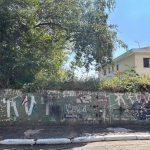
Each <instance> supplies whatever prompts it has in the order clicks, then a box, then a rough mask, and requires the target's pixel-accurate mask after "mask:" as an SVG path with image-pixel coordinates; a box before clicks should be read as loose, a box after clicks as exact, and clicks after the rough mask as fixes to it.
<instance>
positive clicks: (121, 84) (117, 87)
mask: <svg viewBox="0 0 150 150" xmlns="http://www.w3.org/2000/svg"><path fill="white" fill-rule="evenodd" d="M128 67H129V66H128ZM149 79H150V76H140V75H138V74H137V73H136V71H135V69H134V67H129V69H127V70H126V71H125V72H118V73H117V74H115V76H114V77H113V78H112V79H103V80H101V81H100V87H101V90H107V91H111V92H137V91H140V92H143V91H149V90H150V83H149Z"/></svg>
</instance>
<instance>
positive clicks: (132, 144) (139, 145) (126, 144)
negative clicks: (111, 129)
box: [0, 140, 150, 150]
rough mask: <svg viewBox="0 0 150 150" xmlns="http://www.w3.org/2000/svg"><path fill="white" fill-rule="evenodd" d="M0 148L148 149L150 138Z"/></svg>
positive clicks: (3, 149)
mask: <svg viewBox="0 0 150 150" xmlns="http://www.w3.org/2000/svg"><path fill="white" fill-rule="evenodd" d="M0 150H150V140H135V141H109V142H93V143H77V144H64V145H33V146H31V145H24V146H16V145H14V146H6V145H0Z"/></svg>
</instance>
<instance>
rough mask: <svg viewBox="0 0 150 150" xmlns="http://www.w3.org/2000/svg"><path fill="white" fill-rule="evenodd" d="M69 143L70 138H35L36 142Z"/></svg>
mask: <svg viewBox="0 0 150 150" xmlns="http://www.w3.org/2000/svg"><path fill="white" fill-rule="evenodd" d="M69 143H71V140H70V139H67V138H59V139H56V138H54V139H38V140H36V144H69Z"/></svg>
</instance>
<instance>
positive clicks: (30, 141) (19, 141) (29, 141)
mask: <svg viewBox="0 0 150 150" xmlns="http://www.w3.org/2000/svg"><path fill="white" fill-rule="evenodd" d="M0 144H4V145H26V144H30V145H34V144H35V139H5V140H2V141H0Z"/></svg>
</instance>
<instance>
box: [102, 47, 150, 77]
mask: <svg viewBox="0 0 150 150" xmlns="http://www.w3.org/2000/svg"><path fill="white" fill-rule="evenodd" d="M113 62H114V64H113V65H112V66H108V67H106V68H105V69H102V70H101V72H100V78H104V77H106V78H112V77H113V76H114V75H115V74H116V73H123V72H124V71H125V70H127V69H129V67H134V68H135V71H136V72H137V73H138V74H139V75H150V46H147V47H143V48H136V49H135V48H134V49H131V50H129V51H127V52H125V53H124V54H122V55H120V56H118V57H117V58H115V59H114V60H113Z"/></svg>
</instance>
